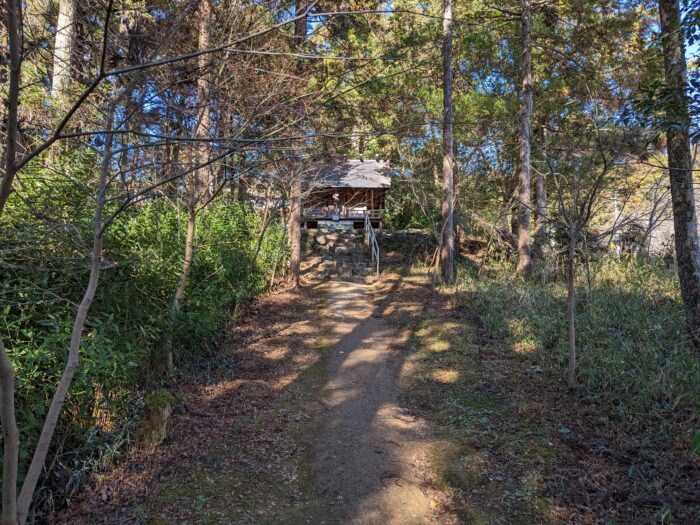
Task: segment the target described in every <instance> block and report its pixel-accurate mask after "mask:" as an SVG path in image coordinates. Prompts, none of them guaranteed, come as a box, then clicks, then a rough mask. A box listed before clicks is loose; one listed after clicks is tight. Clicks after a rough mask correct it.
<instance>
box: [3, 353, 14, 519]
mask: <svg viewBox="0 0 700 525" xmlns="http://www.w3.org/2000/svg"><path fill="white" fill-rule="evenodd" d="M0 386H1V388H0V423H2V437H3V459H4V461H3V464H2V469H3V470H2V523H3V525H16V523H17V463H18V461H19V431H18V430H17V419H16V417H15V371H14V368H13V367H12V362H10V358H9V357H8V355H7V351H6V350H5V345H4V343H3V341H2V340H0Z"/></svg>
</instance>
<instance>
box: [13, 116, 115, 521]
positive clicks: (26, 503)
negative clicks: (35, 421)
mask: <svg viewBox="0 0 700 525" xmlns="http://www.w3.org/2000/svg"><path fill="white" fill-rule="evenodd" d="M115 106H116V103H115V102H112V104H111V105H110V109H109V112H108V119H109V123H108V125H107V130H106V133H105V134H104V141H105V142H104V144H105V145H104V151H103V154H102V167H101V171H100V179H99V189H98V192H97V198H96V203H97V205H96V208H95V222H94V234H93V247H92V254H91V261H90V277H89V279H88V285H87V288H86V289H85V293H84V294H83V298H82V299H81V301H80V304H79V305H78V310H77V311H76V314H75V319H74V320H73V329H72V332H71V338H70V345H69V347H68V357H67V359H66V364H65V366H64V369H63V374H62V375H61V379H60V380H59V382H58V386H57V387H56V391H55V392H54V395H53V398H52V399H51V404H50V405H49V410H48V412H47V414H46V419H44V425H43V426H42V428H41V434H40V435H39V441H38V442H37V445H36V448H35V449H34V455H33V456H32V461H31V463H30V464H29V469H28V470H27V475H26V477H25V478H24V483H23V484H22V490H21V492H20V495H19V499H18V500H17V519H18V522H19V524H20V525H24V523H26V521H27V516H28V515H29V509H30V507H31V504H32V498H33V496H34V490H35V489H36V485H37V483H38V481H39V478H40V476H41V473H42V471H43V470H44V464H45V463H46V456H47V455H48V452H49V448H50V446H51V439H52V438H53V434H54V431H55V430H56V425H57V423H58V418H59V416H60V415H61V411H62V410H63V404H64V402H65V400H66V395H68V390H69V388H70V385H71V382H72V381H73V376H74V375H75V372H76V371H77V369H78V364H79V360H80V343H81V341H82V338H83V329H84V327H85V320H86V318H87V314H88V311H89V310H90V305H91V304H92V300H93V299H94V297H95V292H96V291H97V283H98V281H99V277H100V269H101V266H102V241H103V231H102V218H103V215H104V208H105V202H106V200H107V181H108V180H109V175H110V172H111V169H110V167H111V163H112V142H113V138H114V135H113V134H112V133H111V130H112V125H113V120H114V110H115Z"/></svg>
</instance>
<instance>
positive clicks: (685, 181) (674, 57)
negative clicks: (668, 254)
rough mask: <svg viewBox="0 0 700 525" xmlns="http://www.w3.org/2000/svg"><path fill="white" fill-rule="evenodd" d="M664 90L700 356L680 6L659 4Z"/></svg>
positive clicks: (699, 285) (684, 286)
mask: <svg viewBox="0 0 700 525" xmlns="http://www.w3.org/2000/svg"><path fill="white" fill-rule="evenodd" d="M659 17H660V20H661V41H662V44H663V54H664V71H665V75H666V85H667V88H668V89H669V91H670V92H671V93H673V95H674V96H673V97H670V99H669V101H668V102H667V105H666V114H667V118H668V121H669V122H668V124H669V127H668V130H667V132H666V136H667V142H668V146H667V149H668V170H669V177H670V180H671V202H672V205H673V228H674V233H675V244H676V260H677V264H678V279H679V281H680V288H681V297H682V298H683V304H684V305H685V311H686V324H687V328H688V332H689V335H690V340H691V341H692V344H693V346H694V347H695V349H696V350H700V246H699V241H698V226H697V216H696V208H695V195H694V192H693V173H692V169H691V164H692V159H691V155H690V140H689V128H690V114H689V112H688V99H687V96H686V93H685V86H686V81H687V68H686V62H685V43H684V40H683V31H682V29H681V27H680V21H681V17H680V10H679V5H678V0H659Z"/></svg>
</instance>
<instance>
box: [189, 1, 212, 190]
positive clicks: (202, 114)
mask: <svg viewBox="0 0 700 525" xmlns="http://www.w3.org/2000/svg"><path fill="white" fill-rule="evenodd" d="M211 12H212V6H211V0H202V1H201V2H200V3H199V42H198V45H197V48H198V49H199V50H200V51H204V50H206V49H209V47H210V45H211ZM209 59H210V55H209V54H206V53H205V54H202V55H200V56H199V57H198V58H197V67H198V68H199V69H200V72H199V76H198V77H197V102H198V104H199V112H198V113H199V115H198V117H197V125H196V127H195V131H194V136H195V137H196V138H198V139H209V138H210V131H211V111H210V106H209V81H210V75H209V72H208V68H209ZM197 150H199V151H198V155H199V159H197V161H198V162H204V161H205V160H206V159H208V158H209V144H208V143H207V142H206V141H205V140H202V141H201V142H200V143H199V147H198V148H197ZM212 179H213V176H212V168H211V166H206V167H204V168H201V169H199V170H197V171H196V172H195V174H194V195H191V196H190V197H191V198H192V197H193V198H194V199H195V200H202V199H204V200H206V199H207V198H208V196H209V194H210V192H211V187H212V182H213V180H212Z"/></svg>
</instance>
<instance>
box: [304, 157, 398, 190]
mask: <svg viewBox="0 0 700 525" xmlns="http://www.w3.org/2000/svg"><path fill="white" fill-rule="evenodd" d="M390 174H391V170H390V168H389V163H388V162H384V161H382V160H360V159H347V160H334V161H331V162H328V163H326V164H324V165H323V166H322V167H321V168H320V169H319V170H318V174H317V176H316V177H314V182H313V184H314V186H316V187H319V188H367V189H375V188H389V187H391V177H390Z"/></svg>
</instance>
